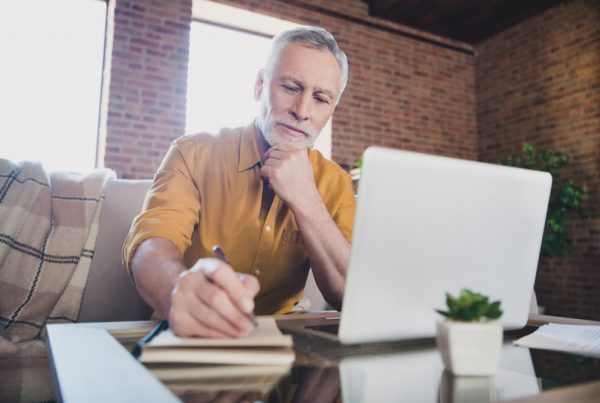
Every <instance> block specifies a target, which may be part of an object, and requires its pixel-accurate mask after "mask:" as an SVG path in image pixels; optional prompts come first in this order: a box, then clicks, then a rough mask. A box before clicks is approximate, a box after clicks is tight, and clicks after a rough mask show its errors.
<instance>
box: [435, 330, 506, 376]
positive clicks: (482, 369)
mask: <svg viewBox="0 0 600 403" xmlns="http://www.w3.org/2000/svg"><path fill="white" fill-rule="evenodd" d="M437 345H438V349H439V350H440V353H441V355H442V360H443V361H444V366H445V367H446V369H447V370H448V371H449V372H451V373H453V374H454V375H466V376H490V375H493V374H495V373H496V370H497V369H498V361H499V359H500V351H501V350H502V325H501V324H500V323H499V322H496V321H494V322H483V323H482V322H454V321H449V320H440V321H438V322H437Z"/></svg>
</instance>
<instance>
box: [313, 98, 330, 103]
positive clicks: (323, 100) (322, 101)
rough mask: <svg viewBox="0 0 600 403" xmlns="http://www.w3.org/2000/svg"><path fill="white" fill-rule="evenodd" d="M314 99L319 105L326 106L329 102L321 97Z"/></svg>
mask: <svg viewBox="0 0 600 403" xmlns="http://www.w3.org/2000/svg"><path fill="white" fill-rule="evenodd" d="M315 99H316V100H317V102H318V103H320V104H328V103H329V101H328V100H327V99H325V98H323V97H315Z"/></svg>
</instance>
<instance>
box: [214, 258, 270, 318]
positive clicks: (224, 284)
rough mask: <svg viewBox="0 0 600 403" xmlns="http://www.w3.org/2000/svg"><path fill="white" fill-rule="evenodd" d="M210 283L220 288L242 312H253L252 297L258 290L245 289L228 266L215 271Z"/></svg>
mask: <svg viewBox="0 0 600 403" xmlns="http://www.w3.org/2000/svg"><path fill="white" fill-rule="evenodd" d="M211 281H213V282H214V283H215V284H217V285H218V286H219V287H221V288H222V289H223V290H224V291H225V292H226V293H227V294H228V295H229V297H230V298H231V300H232V301H233V303H235V304H236V305H237V306H238V307H239V308H240V309H241V310H242V312H245V313H250V312H252V311H253V310H254V296H255V295H256V292H258V290H256V292H252V291H253V290H250V289H247V288H246V287H245V286H244V284H243V283H242V282H241V281H240V280H239V279H238V277H237V274H236V273H235V272H234V271H233V269H231V267H230V266H226V267H224V268H223V269H219V270H217V271H216V272H215V273H214V274H213V276H212V277H211Z"/></svg>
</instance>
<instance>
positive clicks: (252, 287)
mask: <svg viewBox="0 0 600 403" xmlns="http://www.w3.org/2000/svg"><path fill="white" fill-rule="evenodd" d="M237 276H238V279H239V280H240V281H241V282H242V284H244V286H245V287H246V288H247V289H248V290H249V291H250V292H251V293H252V294H253V295H256V294H258V291H260V283H259V282H258V279H257V278H256V277H254V276H253V275H250V274H243V273H237Z"/></svg>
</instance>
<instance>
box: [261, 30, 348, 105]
mask: <svg viewBox="0 0 600 403" xmlns="http://www.w3.org/2000/svg"><path fill="white" fill-rule="evenodd" d="M272 43H273V45H272V46H271V53H270V54H269V57H268V59H267V63H266V65H265V73H266V74H267V75H268V76H270V74H271V69H272V68H273V66H274V65H275V62H276V61H277V58H278V57H279V54H280V53H281V51H282V50H283V48H284V47H285V46H286V45H289V44H290V43H301V44H303V45H306V46H308V47H310V48H313V49H319V50H321V49H327V50H329V51H330V52H331V54H332V55H333V56H334V57H335V60H336V61H337V63H338V66H339V67H340V72H341V77H340V93H339V94H338V99H337V100H338V101H339V99H340V98H341V96H342V93H343V92H344V89H345V88H346V83H347V82H348V58H347V57H346V54H345V53H344V52H343V51H342V50H341V49H340V47H339V46H338V44H337V42H336V40H335V38H334V37H333V35H331V34H330V33H329V32H328V31H327V30H325V29H323V28H321V27H310V26H301V27H298V28H294V29H290V30H288V31H284V32H281V33H279V34H277V35H276V36H275V37H274V38H273V42H272Z"/></svg>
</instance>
